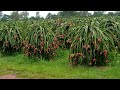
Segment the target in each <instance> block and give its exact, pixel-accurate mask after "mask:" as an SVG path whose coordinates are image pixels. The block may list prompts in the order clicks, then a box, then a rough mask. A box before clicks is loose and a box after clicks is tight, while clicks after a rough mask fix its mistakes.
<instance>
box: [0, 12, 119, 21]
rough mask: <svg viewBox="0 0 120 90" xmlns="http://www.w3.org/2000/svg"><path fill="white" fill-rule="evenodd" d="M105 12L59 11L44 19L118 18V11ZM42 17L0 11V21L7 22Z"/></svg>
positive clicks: (39, 17)
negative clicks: (107, 16) (105, 16)
mask: <svg viewBox="0 0 120 90" xmlns="http://www.w3.org/2000/svg"><path fill="white" fill-rule="evenodd" d="M105 12H106V11H94V12H93V14H92V13H90V12H88V11H59V12H58V13H57V14H51V13H48V14H47V16H46V19H55V18H61V17H63V18H69V17H73V16H74V17H86V16H95V17H99V16H103V15H110V16H120V11H115V12H108V13H107V14H106V13H105ZM42 18H43V17H41V16H40V13H39V12H36V15H35V16H32V17H29V12H27V11H23V12H20V13H19V11H13V12H12V13H11V14H10V15H7V14H3V12H2V11H0V20H1V21H8V20H27V19H34V20H39V19H42Z"/></svg>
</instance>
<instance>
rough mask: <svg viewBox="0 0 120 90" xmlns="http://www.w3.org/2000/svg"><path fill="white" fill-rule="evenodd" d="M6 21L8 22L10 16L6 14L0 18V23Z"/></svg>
mask: <svg viewBox="0 0 120 90" xmlns="http://www.w3.org/2000/svg"><path fill="white" fill-rule="evenodd" d="M8 20H10V16H9V15H6V14H3V17H2V18H1V21H8Z"/></svg>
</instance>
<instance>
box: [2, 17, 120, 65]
mask: <svg viewBox="0 0 120 90" xmlns="http://www.w3.org/2000/svg"><path fill="white" fill-rule="evenodd" d="M119 22H120V17H110V16H109V17H86V18H84V17H83V18H82V17H81V18H70V19H66V18H60V19H57V20H53V19H43V20H38V21H35V20H27V21H7V22H4V23H3V22H0V52H1V53H2V55H12V54H13V53H16V52H22V53H24V55H25V56H27V57H29V58H35V59H36V60H38V59H39V58H40V59H44V60H51V59H52V58H53V57H56V56H57V52H59V48H60V49H63V50H64V49H68V50H69V56H68V61H69V62H70V64H72V65H89V66H94V65H96V66H98V65H106V64H107V63H109V62H110V60H111V58H110V55H111V54H110V53H112V52H114V51H119V50H120V42H119V41H120V24H119Z"/></svg>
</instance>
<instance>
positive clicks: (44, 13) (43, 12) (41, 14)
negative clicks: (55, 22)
mask: <svg viewBox="0 0 120 90" xmlns="http://www.w3.org/2000/svg"><path fill="white" fill-rule="evenodd" d="M11 12H12V11H3V14H8V15H10V13H11ZM20 12H22V11H20ZM28 12H29V17H31V16H35V14H36V12H37V11H28ZM39 12H40V16H41V17H44V18H45V17H46V16H47V14H48V13H52V14H57V13H58V12H59V11H39ZM89 12H91V13H93V11H89ZM107 12H108V11H107ZM107 12H106V13H107ZM109 12H114V11H109Z"/></svg>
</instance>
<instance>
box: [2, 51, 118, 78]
mask: <svg viewBox="0 0 120 90" xmlns="http://www.w3.org/2000/svg"><path fill="white" fill-rule="evenodd" d="M68 54H69V51H67V50H65V51H60V53H59V55H58V56H57V58H54V60H51V61H45V60H40V61H35V60H34V59H28V58H27V57H25V56H24V55H23V54H18V55H15V56H6V57H2V56H0V75H6V74H16V75H17V77H18V78H29V79H120V63H119V62H120V54H117V56H116V57H115V58H114V60H113V61H114V62H111V63H110V64H109V65H108V66H104V67H103V66H102V67H86V66H78V67H72V66H70V64H69V62H68Z"/></svg>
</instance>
